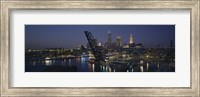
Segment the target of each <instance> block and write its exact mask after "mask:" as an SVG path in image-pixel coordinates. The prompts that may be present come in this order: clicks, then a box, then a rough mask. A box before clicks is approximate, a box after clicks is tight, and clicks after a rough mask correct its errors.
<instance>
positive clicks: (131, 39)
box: [130, 34, 133, 44]
mask: <svg viewBox="0 0 200 97" xmlns="http://www.w3.org/2000/svg"><path fill="white" fill-rule="evenodd" d="M130 44H133V36H132V34H131V35H130Z"/></svg>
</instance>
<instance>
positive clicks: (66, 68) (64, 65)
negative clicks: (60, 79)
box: [25, 57, 111, 72]
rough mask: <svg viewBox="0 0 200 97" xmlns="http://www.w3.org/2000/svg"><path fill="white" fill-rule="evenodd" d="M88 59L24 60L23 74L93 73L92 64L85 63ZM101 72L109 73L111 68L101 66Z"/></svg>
mask: <svg viewBox="0 0 200 97" xmlns="http://www.w3.org/2000/svg"><path fill="white" fill-rule="evenodd" d="M88 60H89V57H82V58H66V59H55V60H38V61H31V60H26V62H25V64H26V65H25V72H94V64H90V63H88V62H87V61H88ZM101 71H102V72H109V71H111V68H109V67H108V66H101Z"/></svg>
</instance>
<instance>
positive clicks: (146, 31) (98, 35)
mask: <svg viewBox="0 0 200 97" xmlns="http://www.w3.org/2000/svg"><path fill="white" fill-rule="evenodd" d="M84 31H90V32H91V33H92V34H93V35H94V38H95V39H97V41H98V43H99V42H101V43H102V46H104V44H105V43H106V42H107V41H108V32H109V31H110V34H111V42H112V43H113V42H115V43H116V42H117V37H121V40H122V45H123V44H124V43H126V44H129V42H130V35H132V37H133V42H134V43H142V44H143V45H144V46H145V47H155V46H158V45H160V46H165V45H167V46H170V44H171V40H172V41H173V46H175V43H174V42H175V25H25V48H26V49H45V48H67V49H71V48H77V47H78V46H79V45H84V46H86V45H87V42H88V41H87V39H86V37H85V35H84Z"/></svg>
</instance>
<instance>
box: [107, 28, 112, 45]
mask: <svg viewBox="0 0 200 97" xmlns="http://www.w3.org/2000/svg"><path fill="white" fill-rule="evenodd" d="M107 43H108V45H109V46H110V45H111V43H112V41H111V33H110V30H108V40H107Z"/></svg>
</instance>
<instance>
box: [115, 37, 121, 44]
mask: <svg viewBox="0 0 200 97" xmlns="http://www.w3.org/2000/svg"><path fill="white" fill-rule="evenodd" d="M116 44H117V46H122V38H121V36H117V38H116Z"/></svg>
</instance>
